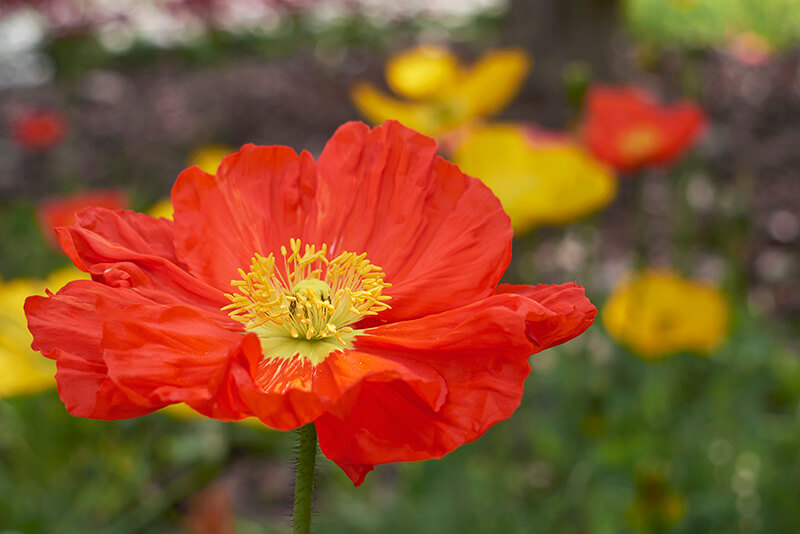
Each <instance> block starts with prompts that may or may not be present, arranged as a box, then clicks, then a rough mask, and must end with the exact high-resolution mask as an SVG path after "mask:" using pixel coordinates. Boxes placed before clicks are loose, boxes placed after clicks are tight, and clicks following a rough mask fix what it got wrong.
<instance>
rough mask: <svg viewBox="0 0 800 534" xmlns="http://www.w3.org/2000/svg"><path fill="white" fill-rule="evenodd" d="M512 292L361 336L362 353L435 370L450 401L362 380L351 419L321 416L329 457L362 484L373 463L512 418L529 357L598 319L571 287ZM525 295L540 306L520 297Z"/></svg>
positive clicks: (437, 450) (410, 456) (460, 439)
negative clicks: (434, 401)
mask: <svg viewBox="0 0 800 534" xmlns="http://www.w3.org/2000/svg"><path fill="white" fill-rule="evenodd" d="M511 289H514V290H515V291H516V293H513V292H512V293H504V294H498V295H493V296H491V297H489V298H487V299H484V300H482V301H479V302H476V303H473V304H471V305H468V306H464V307H461V308H458V309H455V310H450V311H447V312H444V313H440V314H436V315H430V316H427V317H423V318H420V319H416V320H411V321H405V322H399V323H394V324H389V325H384V326H379V327H376V328H373V329H370V330H368V331H367V332H366V334H365V335H363V336H360V337H358V338H357V339H356V342H355V344H356V348H357V349H358V350H360V351H362V352H369V353H373V354H376V355H380V356H389V355H390V356H395V357H402V358H405V359H413V360H417V361H420V362H423V363H425V364H426V365H429V366H430V367H432V368H433V369H435V370H436V372H437V373H439V374H440V375H441V376H442V378H443V379H444V381H445V383H446V387H447V398H446V399H445V402H444V403H443V404H442V405H441V406H440V407H439V408H438V409H436V408H432V407H431V406H430V405H429V404H425V403H423V402H421V400H420V398H419V396H418V395H415V394H413V393H412V391H411V390H410V388H409V386H408V384H407V383H404V382H402V381H393V382H389V383H381V384H371V383H370V384H364V385H363V386H362V387H361V390H360V391H359V395H358V398H357V399H356V400H355V401H354V402H353V403H352V408H351V410H350V412H349V414H334V413H326V414H324V415H323V416H322V417H320V418H319V419H317V421H316V425H317V431H318V433H319V440H320V447H321V448H322V450H323V452H324V453H325V455H326V456H327V457H328V458H330V459H331V460H333V461H335V462H336V463H337V464H338V465H340V466H341V467H342V469H344V470H345V472H346V473H348V476H350V477H351V478H352V479H353V481H354V482H355V483H356V484H359V483H360V482H361V481H362V480H363V476H364V475H365V474H366V473H367V472H368V471H369V468H370V466H372V465H375V464H379V463H386V462H394V461H412V460H424V459H429V458H438V457H441V456H443V455H444V454H446V453H448V452H450V451H452V450H453V449H455V448H456V447H458V446H459V445H462V444H464V443H467V442H469V441H472V440H474V439H476V438H478V437H479V436H480V435H481V434H483V433H484V432H485V431H486V430H487V429H488V428H489V427H490V426H492V425H493V424H495V423H497V422H498V421H501V420H503V419H506V418H508V417H509V416H510V415H511V414H512V413H513V412H514V410H515V409H516V408H517V406H518V405H519V402H520V399H521V397H522V391H523V382H524V380H525V378H526V377H527V375H528V372H529V371H530V366H529V365H528V356H529V355H530V354H532V353H534V352H537V351H539V350H543V349H545V348H547V347H549V346H552V345H553V344H556V343H561V342H563V341H566V340H567V339H569V338H570V337H574V336H577V335H578V334H580V333H581V332H583V330H585V329H586V327H588V325H589V324H591V322H592V319H593V317H594V314H595V313H596V310H595V309H594V307H593V306H592V305H591V304H590V303H589V302H588V300H587V299H586V298H585V297H582V300H581V299H580V298H578V295H577V294H576V292H575V290H577V291H578V292H580V293H581V294H582V289H581V288H577V287H576V286H575V287H574V288H573V287H565V288H563V290H561V289H557V288H554V289H548V288H547V287H544V286H540V288H532V289H527V288H525V287H516V288H509V290H511ZM525 292H530V293H531V294H532V295H533V296H535V297H536V299H538V300H536V299H534V298H529V297H527V296H523V295H522V294H519V293H525ZM579 310H583V313H581V312H580V311H579ZM558 323H562V324H563V325H564V328H562V329H561V330H560V332H559V333H558V334H557V335H553V336H549V337H547V336H544V335H543V333H542V331H543V330H545V329H547V328H550V327H552V326H553V325H556V324H558ZM567 325H569V327H570V328H571V330H570V329H569V328H568V327H567ZM531 334H533V336H535V337H533V336H532V335H531Z"/></svg>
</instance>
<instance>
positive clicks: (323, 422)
mask: <svg viewBox="0 0 800 534" xmlns="http://www.w3.org/2000/svg"><path fill="white" fill-rule="evenodd" d="M436 153H437V145H436V143H435V141H434V140H433V139H431V138H428V137H425V136H423V135H421V134H418V133H417V132H414V131H412V130H409V129H408V128H405V127H404V126H402V125H400V124H399V123H397V122H388V123H386V124H385V125H384V126H381V127H377V128H375V129H373V130H370V129H369V128H368V127H367V126H366V125H364V124H361V123H348V124H345V125H344V126H342V127H341V128H339V130H338V131H337V132H336V133H335V134H334V136H333V137H332V138H331V140H330V141H329V142H328V144H327V146H326V147H325V149H324V151H323V152H322V155H321V156H320V158H319V160H318V161H316V162H315V161H314V159H313V158H312V157H311V155H309V154H308V153H307V152H303V153H302V154H300V155H298V154H296V153H295V152H294V151H293V150H292V149H290V148H288V147H282V146H270V147H259V146H253V145H247V146H245V147H243V148H242V150H241V151H239V152H237V153H234V154H231V155H229V156H227V157H226V158H225V159H224V160H223V162H222V164H221V165H220V167H219V170H218V172H217V174H216V176H214V175H211V174H207V173H205V172H203V171H202V170H200V169H199V168H197V167H191V168H189V169H186V170H185V171H183V173H181V175H180V176H179V177H178V180H177V182H176V184H175V186H174V188H173V190H172V203H173V205H174V207H175V214H174V223H173V221H170V220H167V219H156V218H153V217H150V216H148V215H143V214H139V213H134V212H129V211H117V212H114V211H111V210H107V209H101V208H94V209H89V210H85V211H83V212H81V213H80V214H79V216H78V222H77V224H76V226H74V227H71V228H59V229H58V233H59V238H60V241H61V246H62V247H63V249H64V250H65V251H66V252H67V254H68V255H69V256H70V258H71V259H72V260H73V262H74V263H75V265H77V266H78V267H79V268H80V269H82V270H85V271H87V272H89V273H91V275H92V279H93V280H92V281H78V282H73V283H71V284H69V285H67V286H66V287H65V288H64V289H62V290H61V291H59V292H58V294H56V295H50V296H49V297H30V298H29V299H28V300H27V302H26V306H25V309H26V314H27V316H28V324H29V328H30V330H31V332H32V333H33V336H34V343H33V346H34V348H35V349H37V350H40V351H41V352H42V353H43V354H44V355H46V356H47V357H49V358H53V359H55V360H56V361H57V363H58V373H57V375H56V379H57V381H58V385H59V395H60V396H61V399H62V400H63V402H64V403H65V405H66V407H67V409H68V410H69V411H70V412H71V413H72V414H74V415H78V416H83V417H91V418H95V419H121V418H127V417H135V416H140V415H144V414H146V413H149V412H152V411H154V410H158V409H160V408H162V407H164V406H167V405H169V404H172V403H178V402H185V403H187V404H188V405H189V406H191V407H192V408H194V409H195V410H196V411H198V412H200V413H202V414H205V415H207V416H209V417H214V418H217V419H223V420H238V419H242V418H244V417H248V416H256V417H258V418H259V419H260V420H261V421H262V422H263V423H264V424H265V425H268V426H270V427H272V428H276V429H281V430H288V429H292V428H297V427H299V426H301V425H304V424H307V423H310V422H314V423H315V425H316V428H317V432H318V435H319V443H320V447H321V449H322V451H323V452H324V453H325V454H326V456H328V458H330V459H331V460H333V461H334V462H336V463H337V464H338V465H339V466H340V467H342V469H344V471H345V472H346V473H347V475H348V476H349V477H350V478H351V479H352V480H353V481H354V483H356V484H360V483H361V482H362V481H363V480H364V477H365V475H366V474H367V473H368V472H369V471H370V470H372V468H373V466H374V465H375V464H380V463H386V462H396V461H412V460H425V459H429V458H438V457H441V456H443V455H444V454H446V453H448V452H450V451H452V450H453V449H455V448H456V447H458V446H460V445H462V444H464V443H467V442H469V441H472V440H474V439H476V438H478V437H479V436H480V435H481V434H483V433H484V432H485V431H486V430H487V429H488V428H489V427H490V426H492V425H493V424H495V423H497V422H498V421H501V420H503V419H506V418H508V417H509V416H511V414H512V413H513V412H514V410H515V409H516V408H517V406H518V405H519V403H520V399H521V396H522V392H523V383H524V381H525V378H526V376H527V375H528V372H529V371H530V366H529V364H528V356H530V355H531V354H533V353H535V352H538V351H540V350H543V349H546V348H548V347H551V346H553V345H557V344H560V343H563V342H565V341H567V340H569V339H571V338H573V337H575V336H577V335H579V334H580V333H581V332H583V331H584V330H585V329H586V328H587V327H588V326H589V325H590V324H591V323H592V321H593V320H594V318H595V314H596V310H595V308H594V306H592V304H591V303H590V302H589V300H588V299H587V298H586V297H585V296H584V292H583V288H581V287H580V286H577V285H576V284H574V283H568V284H562V285H552V286H548V285H538V286H509V285H499V286H498V282H499V280H500V278H501V276H502V275H503V272H504V271H505V269H506V267H507V266H508V263H509V260H510V256H511V238H512V232H511V227H510V224H509V219H508V216H507V215H506V214H505V213H504V212H503V210H502V208H501V206H500V203H499V201H498V200H497V198H496V197H495V196H494V195H493V194H492V193H491V192H490V191H489V189H488V188H487V187H486V186H484V185H483V184H482V183H481V182H480V181H479V180H476V179H474V178H470V177H468V176H466V175H464V174H463V173H462V172H461V171H459V169H458V168H457V167H456V166H455V165H453V164H451V163H449V162H447V161H445V160H443V159H442V158H440V157H438V156H437V155H436ZM301 240H302V243H301ZM231 280H233V282H231ZM226 292H230V293H226Z"/></svg>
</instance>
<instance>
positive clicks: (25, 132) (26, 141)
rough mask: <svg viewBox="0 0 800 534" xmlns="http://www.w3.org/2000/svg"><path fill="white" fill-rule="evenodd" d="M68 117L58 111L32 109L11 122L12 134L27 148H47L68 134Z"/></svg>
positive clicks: (33, 149) (34, 149)
mask: <svg viewBox="0 0 800 534" xmlns="http://www.w3.org/2000/svg"><path fill="white" fill-rule="evenodd" d="M67 124H68V123H67V117H66V115H64V114H63V113H60V112H58V111H48V110H39V111H31V112H28V113H26V114H24V115H21V116H20V117H17V118H16V119H15V120H14V121H13V122H12V123H11V135H12V137H13V138H14V139H15V140H16V141H17V143H18V144H19V145H20V146H21V147H22V148H24V149H25V150H30V151H33V152H36V151H40V150H47V149H48V148H51V147H53V146H55V145H57V144H58V143H60V142H61V140H62V139H64V137H65V136H66V135H67Z"/></svg>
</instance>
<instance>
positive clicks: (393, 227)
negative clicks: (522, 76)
mask: <svg viewBox="0 0 800 534" xmlns="http://www.w3.org/2000/svg"><path fill="white" fill-rule="evenodd" d="M436 151H437V146H436V142H435V141H434V140H433V139H431V138H429V137H426V136H424V135H421V134H419V133H417V132H415V131H413V130H410V129H408V128H406V127H404V126H402V125H401V124H400V123H398V122H394V121H389V122H387V123H386V124H385V125H384V126H379V127H377V128H375V129H373V130H370V129H369V128H368V127H367V126H366V125H364V124H362V123H348V124H345V125H344V126H342V127H340V128H339V129H338V130H337V131H336V133H335V134H334V135H333V137H332V138H331V140H330V141H329V142H328V144H327V145H326V146H325V150H324V151H323V153H322V155H321V156H320V158H319V163H318V168H319V184H318V189H317V202H318V212H317V214H318V215H317V220H316V224H315V225H313V226H309V229H308V233H307V236H308V237H309V238H310V239H311V241H313V242H316V243H328V244H329V245H330V246H331V248H332V249H333V250H334V251H336V252H338V251H345V250H347V251H352V252H366V253H367V258H368V259H369V260H370V261H371V262H372V263H374V264H375V265H378V266H380V267H381V268H382V269H383V270H384V271H385V273H386V281H387V282H389V283H391V284H392V287H391V288H389V289H387V290H386V291H385V294H388V295H391V297H392V300H391V301H389V304H390V305H391V306H392V309H391V310H388V311H386V312H383V313H382V314H381V319H385V320H399V319H407V318H413V317H419V316H422V315H426V314H429V313H436V312H440V311H444V310H447V309H451V308H454V307H457V306H461V305H463V304H467V303H469V302H472V301H474V300H476V299H480V298H483V297H486V296H488V295H489V294H491V292H492V289H493V288H494V287H495V285H497V282H498V281H499V280H500V277H501V276H502V275H503V272H504V271H505V269H506V267H507V266H508V262H509V259H510V255H511V237H512V232H511V226H510V223H509V219H508V217H507V216H506V214H505V213H504V212H503V210H502V207H501V206H500V202H499V201H498V200H497V198H496V197H495V196H494V195H493V194H492V192H491V191H490V190H489V189H488V188H487V187H486V186H484V185H483V184H482V183H481V182H480V181H479V180H476V179H474V178H470V177H468V176H466V175H465V174H463V173H461V171H459V170H458V168H457V167H456V166H455V165H452V164H450V163H448V162H446V161H444V160H443V159H441V158H439V157H437V156H436Z"/></svg>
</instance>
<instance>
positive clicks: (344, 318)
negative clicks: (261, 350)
mask: <svg viewBox="0 0 800 534" xmlns="http://www.w3.org/2000/svg"><path fill="white" fill-rule="evenodd" d="M327 253H328V247H327V245H322V247H321V248H320V249H317V248H316V247H315V246H314V245H305V247H302V245H301V242H300V240H299V239H291V240H290V243H289V250H287V249H286V247H285V246H282V247H281V255H282V256H283V261H282V262H280V263H279V262H276V259H275V256H274V255H273V254H270V255H268V256H266V257H264V256H262V255H260V254H256V255H255V256H254V257H253V259H252V262H251V264H250V271H249V272H244V270H243V269H239V274H240V275H241V276H242V279H241V280H233V281H232V282H231V285H233V286H234V287H235V288H236V291H237V292H236V293H234V294H226V297H228V298H229V299H230V301H231V304H229V305H227V306H225V307H224V308H222V309H223V310H224V311H229V315H230V316H231V318H233V319H235V320H237V321H239V322H241V323H242V324H244V326H245V328H247V329H248V330H254V331H256V332H257V333H258V334H259V336H260V337H262V338H274V337H290V338H292V339H296V340H306V341H315V340H324V339H326V338H335V339H336V340H337V341H338V342H339V344H341V345H342V346H345V345H346V344H347V340H346V339H345V338H344V337H343V334H344V335H346V334H351V333H352V332H353V328H352V327H351V326H349V325H352V324H354V323H356V322H357V321H359V320H360V319H361V318H363V317H365V316H367V315H376V314H377V313H378V312H380V311H382V310H386V309H388V308H389V305H388V304H386V301H387V300H389V299H390V298H391V297H389V296H388V295H382V294H381V292H382V291H383V289H384V288H385V287H387V286H389V285H390V284H388V283H386V282H384V280H383V277H384V273H383V271H382V270H381V268H380V267H377V266H375V265H373V264H372V263H370V262H369V261H368V260H367V257H366V256H367V255H366V253H362V254H355V253H353V252H342V253H341V254H339V255H338V256H336V257H335V258H334V259H332V260H329V259H328V257H327Z"/></svg>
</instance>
